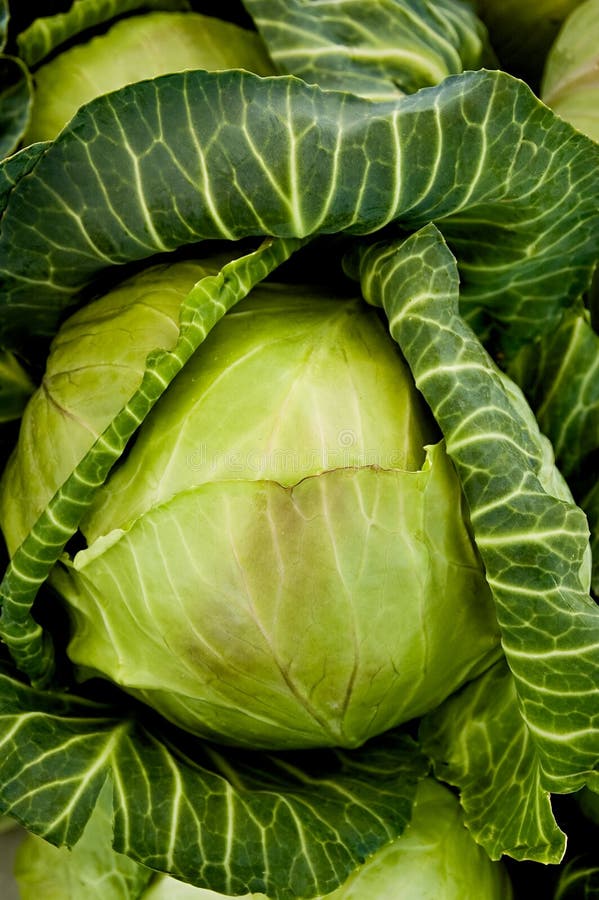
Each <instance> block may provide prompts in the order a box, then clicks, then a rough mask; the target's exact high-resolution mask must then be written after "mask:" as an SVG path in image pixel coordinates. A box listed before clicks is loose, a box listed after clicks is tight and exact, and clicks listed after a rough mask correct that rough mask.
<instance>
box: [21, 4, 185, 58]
mask: <svg viewBox="0 0 599 900" xmlns="http://www.w3.org/2000/svg"><path fill="white" fill-rule="evenodd" d="M148 8H149V9H188V8H189V3H188V2H187V0H73V4H72V6H71V7H70V9H68V10H67V11H66V12H61V13H56V14H55V15H52V16H39V17H38V18H36V19H35V20H34V21H33V22H32V23H31V25H30V26H29V27H28V28H26V29H25V31H22V32H21V34H19V35H18V37H17V46H18V48H19V53H20V54H21V56H22V58H23V59H24V60H25V62H26V63H27V65H28V66H34V65H36V64H37V63H39V62H40V60H42V59H43V58H44V57H45V56H48V54H49V53H51V52H52V51H53V50H55V49H56V48H57V47H60V45H61V44H64V43H65V42H66V41H68V40H69V39H70V38H73V37H75V36H76V35H78V34H79V33H80V32H82V31H85V30H86V29H88V28H93V27H94V26H96V25H102V24H104V23H105V22H110V20H111V19H114V18H116V17H117V16H121V15H125V14H127V13H131V12H136V11H137V10H143V9H148Z"/></svg>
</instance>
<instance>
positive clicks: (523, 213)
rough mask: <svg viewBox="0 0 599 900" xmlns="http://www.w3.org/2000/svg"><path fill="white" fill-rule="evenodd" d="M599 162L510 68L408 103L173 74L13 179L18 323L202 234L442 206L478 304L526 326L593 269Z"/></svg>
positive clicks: (234, 77)
mask: <svg viewBox="0 0 599 900" xmlns="http://www.w3.org/2000/svg"><path fill="white" fill-rule="evenodd" d="M598 166H599V146H598V145H596V144H594V143H593V142H592V141H590V140H589V139H586V138H585V137H584V136H582V135H580V134H578V133H577V132H575V131H574V130H573V129H572V128H571V127H570V126H568V125H566V124H565V123H563V122H561V121H560V120H559V119H558V118H557V117H556V116H554V115H553V114H552V113H551V112H550V111H549V110H547V108H546V107H544V106H542V104H540V102H539V101H538V100H537V99H536V98H535V97H534V96H533V95H532V93H531V92H530V91H529V90H528V89H527V88H526V87H525V85H523V84H522V83H521V82H518V81H516V80H514V79H512V78H510V77H509V76H507V75H505V74H503V73H500V72H475V73H466V74H464V75H460V76H453V77H450V78H448V79H446V80H445V81H444V82H443V83H442V84H441V85H439V86H438V87H436V88H425V89H423V90H421V91H418V92H417V93H416V94H414V95H411V96H409V97H405V98H403V99H402V100H401V101H400V102H399V103H397V104H394V103H384V104H383V103H381V104H374V103H372V102H370V101H367V100H363V99H361V98H358V97H355V96H353V95H349V94H340V93H336V92H332V91H331V92H326V91H321V90H319V89H317V88H315V87H312V86H309V85H306V84H304V83H303V82H301V81H298V80H297V79H290V78H284V77H278V78H258V77H256V76H253V75H250V74H248V73H242V72H238V71H235V72H224V73H217V74H210V73H206V72H199V71H196V72H187V73H184V74H177V75H170V76H164V77H163V78H159V79H156V80H155V81H153V82H144V83H141V84H136V85H132V86H129V87H127V88H124V89H123V90H121V91H119V92H117V93H115V94H112V95H109V96H107V97H102V98H99V99H97V100H96V101H94V102H92V103H90V104H88V105H87V106H86V107H84V108H83V109H82V110H80V112H79V113H78V115H77V116H76V117H75V118H74V119H73V121H72V122H71V124H70V126H69V127H68V128H67V129H66V130H65V131H64V132H63V133H62V135H61V136H60V137H59V138H58V139H57V140H56V141H55V142H54V143H53V144H52V146H51V147H49V148H48V150H47V152H46V153H44V154H43V155H42V156H41V157H40V159H39V160H38V164H37V166H35V168H34V170H32V172H31V173H30V177H28V178H26V179H22V180H21V181H20V182H19V183H18V184H17V185H16V186H15V187H14V189H13V190H12V192H11V195H10V198H9V202H8V206H7V209H6V211H5V215H4V217H3V219H2V222H1V231H0V254H1V258H2V261H3V265H2V272H1V274H2V276H3V294H2V302H3V304H5V305H4V307H3V310H2V314H1V316H0V331H1V333H2V334H3V336H4V340H5V341H8V340H10V341H12V342H15V341H18V339H19V336H22V335H23V333H26V334H28V335H30V334H31V333H32V332H33V333H39V334H48V333H52V332H53V331H54V328H55V325H56V321H57V318H58V316H59V314H60V311H61V310H62V309H63V308H64V307H65V306H66V305H68V304H69V303H71V302H72V301H73V298H74V296H75V295H76V294H77V293H78V292H79V291H80V290H81V289H82V288H83V287H85V286H86V285H88V284H90V282H93V281H94V279H95V278H96V277H97V275H98V273H100V272H102V271H103V270H104V269H105V268H107V267H110V266H113V265H119V264H122V263H125V262H129V261H131V260H134V259H144V258H147V257H149V256H151V255H153V254H155V253H157V252H162V251H165V250H173V249H175V248H176V247H180V246H181V245H183V244H187V243H190V242H195V241H198V240H201V239H203V238H227V239H231V240H235V239H238V238H241V237H244V236H252V235H265V234H271V235H276V236H280V237H293V236H295V237H298V236H300V237H303V236H312V235H316V234H319V233H325V232H327V233H330V232H339V231H351V232H353V233H366V232H369V231H373V230H376V229H377V228H380V227H382V226H383V225H385V224H387V223H388V222H390V221H393V220H397V221H399V222H401V223H402V224H403V225H404V226H405V227H407V228H410V229H412V228H416V227H419V226H420V225H422V224H424V223H425V222H427V221H430V220H431V219H436V220H441V219H444V220H445V221H444V223H443V229H444V233H446V235H447V236H448V239H449V240H450V242H451V244H452V246H453V247H454V248H455V251H456V254H457V256H458V260H459V264H460V270H461V276H462V282H463V291H462V298H461V299H462V303H463V304H465V305H467V307H468V308H469V310H470V311H471V312H472V314H474V312H476V311H477V310H479V309H481V308H483V309H485V308H488V307H489V306H491V307H492V309H493V317H494V319H495V320H497V321H500V322H503V323H506V324H510V323H512V324H511V334H512V335H513V334H516V335H517V337H518V339H520V340H522V341H524V340H526V339H528V338H529V337H530V336H532V335H534V334H536V333H538V332H539V331H548V330H551V328H552V327H553V326H554V325H555V324H556V322H557V321H558V320H559V318H560V316H561V312H562V309H563V308H564V306H567V305H568V304H570V303H571V302H572V301H573V300H574V298H576V297H578V296H579V295H580V293H581V292H582V290H583V289H584V288H585V287H586V286H587V284H588V281H589V279H590V269H591V267H592V265H594V261H595V259H596V256H597V253H598V249H597V244H598V242H599V228H598V227H597V224H598V219H599V212H598V208H599V197H598V194H599V184H598V181H597V178H596V176H595V173H596V171H597V168H598ZM8 308H10V316H8V315H7V313H6V310H7V309H8Z"/></svg>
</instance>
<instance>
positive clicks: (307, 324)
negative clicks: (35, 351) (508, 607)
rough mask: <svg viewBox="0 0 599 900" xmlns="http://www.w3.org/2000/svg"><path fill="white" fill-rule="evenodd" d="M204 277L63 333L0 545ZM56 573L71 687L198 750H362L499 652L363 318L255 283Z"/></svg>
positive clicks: (136, 284) (11, 540) (378, 338)
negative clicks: (141, 710) (192, 738)
mask: <svg viewBox="0 0 599 900" xmlns="http://www.w3.org/2000/svg"><path fill="white" fill-rule="evenodd" d="M204 273H205V269H203V268H202V266H199V265H194V264H191V263H179V264H175V265H173V266H170V267H168V266H167V267H162V268H159V269H152V270H150V271H147V272H146V273H144V274H143V275H141V276H139V277H138V278H137V279H134V280H132V281H130V282H128V283H126V284H125V285H123V286H122V287H120V288H119V289H117V290H115V291H113V292H112V293H111V294H109V295H108V296H106V297H104V298H102V299H100V300H98V301H96V302H94V303H92V304H90V305H88V306H87V307H85V308H84V309H83V310H81V311H80V312H78V313H76V314H75V315H74V316H73V317H72V318H71V319H70V320H69V321H67V323H66V324H65V325H64V327H63V328H62V330H61V331H60V332H59V334H58V336H57V338H56V339H55V342H54V345H53V348H52V352H51V354H50V357H49V360H48V369H47V373H46V376H45V378H44V381H43V384H42V387H41V389H40V390H39V391H38V392H37V393H36V394H35V396H34V397H33V399H32V401H31V403H30V405H29V407H28V409H27V411H26V413H25V416H24V420H23V426H22V432H21V437H20V441H19V445H18V448H17V451H16V454H15V455H14V456H13V458H12V460H11V462H10V464H9V465H8V467H7V469H6V472H5V476H4V480H3V490H2V497H1V503H0V514H1V517H2V522H3V528H4V531H5V534H6V537H7V541H8V544H9V548H10V550H11V552H12V551H14V549H15V548H16V546H18V544H19V543H20V541H21V540H22V539H23V537H24V536H25V535H26V534H27V532H28V530H29V529H30V527H31V526H32V524H33V523H34V521H35V519H36V518H37V516H38V515H39V513H40V512H41V510H42V509H43V508H44V507H45V505H46V504H47V502H48V500H49V499H50V497H51V496H52V494H53V493H54V491H55V490H56V488H57V487H58V486H59V485H60V484H61V482H62V481H63V480H64V478H65V477H66V476H67V475H68V473H69V471H70V469H71V468H72V467H73V466H74V465H75V464H76V462H77V459H78V458H81V456H83V454H84V453H85V452H86V449H87V448H88V447H89V446H90V444H91V443H92V441H93V439H94V437H95V436H96V435H97V434H98V433H100V432H101V431H102V430H103V428H105V427H106V425H107V424H108V422H109V421H110V420H111V418H112V416H113V415H115V413H116V412H117V411H118V410H119V409H120V408H121V406H122V405H123V403H124V401H125V399H126V397H127V396H128V395H129V394H130V393H131V392H132V390H133V389H134V387H135V384H136V383H138V382H139V380H140V377H141V371H142V369H143V362H144V360H145V357H146V355H147V353H148V352H149V350H151V349H153V348H155V347H169V346H172V345H173V343H174V340H175V338H176V333H177V328H176V320H177V310H178V304H179V302H180V301H181V299H182V297H183V296H184V295H185V293H186V290H188V289H189V288H191V286H192V285H193V283H194V281H195V280H197V279H198V278H199V277H200V276H201V275H202V274H204ZM82 532H83V534H84V536H85V540H86V543H87V547H86V549H82V550H80V551H79V552H78V553H77V554H76V555H75V556H74V558H73V559H72V560H70V559H66V558H65V559H64V560H63V562H62V564H61V565H60V566H58V567H57V568H56V569H55V571H54V574H53V577H52V580H53V584H54V586H55V588H56V589H57V590H58V591H59V592H60V594H61V595H62V596H63V597H64V599H65V601H66V604H67V607H68V609H69V612H70V617H71V621H72V639H71V641H70V645H69V654H70V657H71V659H72V661H73V662H74V663H75V664H76V665H77V667H79V672H80V675H81V677H86V676H89V675H96V674H99V675H102V676H105V677H106V678H109V679H111V680H112V681H114V682H116V683H117V684H118V685H120V686H122V687H123V688H124V689H126V690H127V691H129V692H130V693H132V694H134V695H135V696H136V697H138V698H139V699H141V700H143V701H145V702H147V703H148V704H149V705H150V706H152V707H153V708H155V709H156V710H158V711H159V712H160V713H162V714H163V715H164V716H165V717H166V718H167V719H169V720H171V721H172V722H174V723H176V724H177V725H179V726H181V727H182V728H184V729H187V730H188V731H190V732H193V733H195V734H197V735H200V736H203V737H206V738H210V739H213V740H217V741H221V742H224V743H231V744H238V745H244V746H249V747H256V748H300V747H316V746H326V745H338V746H345V747H355V746H358V745H360V744H362V743H363V742H364V741H366V740H367V739H368V738H370V737H372V736H373V735H376V734H379V733H381V732H383V731H385V730H387V729H389V728H391V727H393V726H395V725H398V724H399V723H401V722H405V721H407V720H409V719H411V718H414V717H417V716H420V715H422V714H424V713H425V712H427V711H429V710H430V709H432V708H433V707H435V706H437V705H438V704H439V703H440V702H441V701H442V700H443V699H444V698H445V697H447V696H448V695H449V694H450V693H452V692H453V691H454V690H456V689H457V688H458V687H459V686H461V685H462V684H463V683H464V682H465V681H467V680H469V679H471V678H473V677H474V676H475V675H477V674H478V673H479V672H481V671H482V670H483V669H484V668H486V667H487V666H488V665H489V664H490V663H491V662H492V661H493V660H495V659H496V658H497V656H498V655H499V654H500V652H501V651H500V647H499V634H498V628H497V623H496V620H495V615H494V609H493V603H492V600H491V596H490V591H489V588H488V586H487V583H486V580H485V576H484V572H483V568H482V565H481V562H480V559H479V557H478V555H477V552H476V550H475V548H474V545H473V542H472V540H471V536H470V532H469V525H468V512H467V509H466V506H465V500H464V498H463V495H462V492H461V488H460V484H459V481H458V478H457V475H456V473H455V470H454V468H453V465H452V463H451V461H450V460H449V458H448V456H447V455H446V452H445V449H444V445H443V443H442V442H439V440H438V433H437V428H436V425H435V423H434V421H433V420H432V417H431V415H430V412H429V410H428V407H426V405H425V403H424V401H423V399H422V397H421V395H420V394H419V393H418V391H417V390H416V388H415V386H414V383H413V380H412V377H411V374H410V372H409V369H408V368H407V366H406V364H405V362H404V360H403V358H402V357H401V355H400V353H399V351H398V349H397V347H396V345H395V344H394V343H393V341H392V340H391V339H390V338H389V336H388V333H387V330H386V326H385V324H384V323H383V322H382V321H381V320H380V319H379V316H378V314H377V312H375V311H374V310H373V309H371V308H370V307H368V306H367V305H366V304H365V303H364V302H363V301H362V300H361V299H359V298H356V297H347V296H341V295H335V293H334V292H333V291H331V290H328V289H327V290H324V289H317V288H314V287H312V286H311V287H298V286H293V287H290V286H283V285H275V284H266V285H263V286H261V287H259V288H257V289H256V290H254V291H253V292H252V294H251V295H250V297H249V298H248V299H246V300H245V301H244V302H242V303H241V304H239V305H238V306H237V307H235V308H234V309H233V311H231V312H230V313H229V314H227V315H226V316H225V318H224V319H223V320H222V321H221V322H220V323H219V324H218V325H217V326H216V327H215V329H214V330H213V331H212V332H211V333H210V334H209V336H208V338H207V340H206V341H205V342H204V344H203V345H202V346H201V347H200V350H199V351H198V353H197V354H196V355H195V356H194V357H193V358H192V360H191V361H190V362H189V363H188V365H187V366H186V367H185V369H184V370H183V371H182V372H181V373H180V375H179V376H178V377H177V378H176V380H175V381H174V382H173V384H172V385H171V387H170V388H169V389H168V390H167V392H166V393H165V394H164V395H163V397H162V398H161V400H160V401H159V402H158V404H157V406H156V407H155V409H154V410H153V412H152V413H151V415H150V416H149V417H148V418H147V420H146V421H145V422H144V424H143V425H142V426H141V429H140V431H139V433H138V436H137V439H136V440H135V443H134V445H133V447H132V449H131V450H130V452H129V454H128V455H127V457H126V459H124V460H123V461H122V463H121V464H120V465H119V466H118V467H117V469H116V471H115V472H114V473H113V475H112V476H111V477H110V478H109V480H108V482H107V484H106V485H105V486H104V488H103V489H102V490H101V491H100V492H99V494H98V495H97V497H96V501H95V503H94V505H93V507H92V508H91V510H90V511H89V512H88V514H87V515H86V517H85V519H84V521H83V523H82Z"/></svg>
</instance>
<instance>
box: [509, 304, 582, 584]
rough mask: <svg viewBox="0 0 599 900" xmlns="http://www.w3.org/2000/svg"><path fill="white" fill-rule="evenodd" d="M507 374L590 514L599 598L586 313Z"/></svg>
mask: <svg viewBox="0 0 599 900" xmlns="http://www.w3.org/2000/svg"><path fill="white" fill-rule="evenodd" d="M507 371H508V373H509V375H510V376H511V377H512V378H513V379H514V380H515V381H516V382H517V383H518V384H519V385H520V386H521V387H522V389H523V390H524V392H525V393H526V395H527V397H528V399H529V402H530V403H531V405H532V407H533V409H534V411H535V415H536V417H537V420H538V422H539V425H540V428H541V430H542V431H543V433H544V434H546V435H547V436H548V437H549V439H550V440H551V443H552V445H553V447H554V450H555V455H556V460H557V462H558V465H559V467H560V469H561V471H562V472H563V473H564V475H565V476H566V477H567V478H568V480H569V482H570V484H571V486H572V489H573V491H574V494H575V497H576V499H577V500H578V501H579V503H580V505H581V506H582V508H583V509H584V511H585V512H586V514H587V517H588V520H589V527H590V529H591V547H592V549H593V590H594V591H595V593H596V594H597V595H598V596H599V479H598V477H597V463H598V461H599V336H598V335H597V333H596V331H594V330H593V328H592V327H591V325H590V322H589V316H588V314H587V313H586V311H581V312H577V311H575V310H573V311H572V312H571V313H569V314H568V315H566V316H565V317H564V319H563V321H562V322H561V324H560V325H559V327H558V328H557V329H556V330H555V331H554V332H553V334H550V335H547V336H546V337H545V338H544V339H543V340H542V341H535V342H533V343H531V344H529V345H528V346H525V347H523V348H522V349H521V350H520V352H519V353H518V354H517V355H516V356H515V357H514V358H513V359H511V360H510V361H509V363H508V365H507Z"/></svg>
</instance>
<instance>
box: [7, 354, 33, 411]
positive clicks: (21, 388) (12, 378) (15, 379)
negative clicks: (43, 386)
mask: <svg viewBox="0 0 599 900" xmlns="http://www.w3.org/2000/svg"><path fill="white" fill-rule="evenodd" d="M32 392H33V383H32V381H31V379H30V377H29V375H28V374H27V373H26V372H25V370H24V368H23V367H22V366H21V364H20V363H19V361H18V360H17V358H16V357H15V356H14V354H13V353H9V352H8V351H2V352H0V423H2V422H11V421H12V420H13V419H18V418H20V416H21V415H22V413H23V410H24V408H25V404H26V403H27V401H28V399H29V397H30V395H31V394H32Z"/></svg>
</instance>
